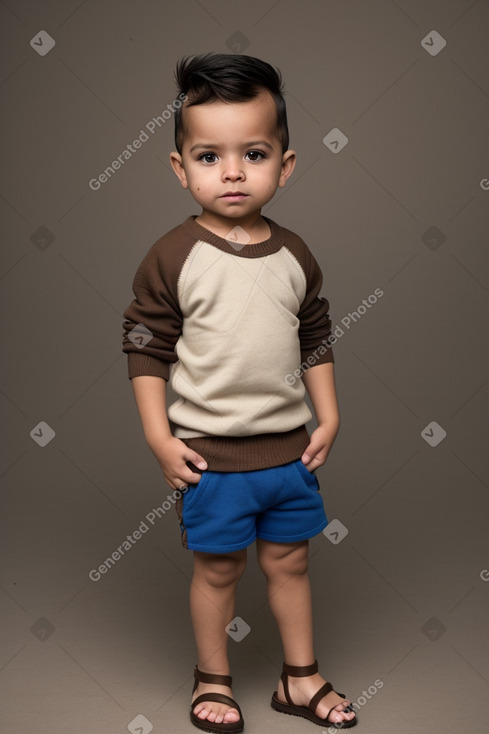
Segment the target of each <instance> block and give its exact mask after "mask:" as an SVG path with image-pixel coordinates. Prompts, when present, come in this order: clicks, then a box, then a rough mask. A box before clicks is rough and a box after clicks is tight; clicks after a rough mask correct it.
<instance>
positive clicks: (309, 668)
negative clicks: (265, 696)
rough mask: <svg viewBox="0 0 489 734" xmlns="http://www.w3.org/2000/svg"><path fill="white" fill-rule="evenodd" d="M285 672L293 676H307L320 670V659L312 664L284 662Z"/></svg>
mask: <svg viewBox="0 0 489 734" xmlns="http://www.w3.org/2000/svg"><path fill="white" fill-rule="evenodd" d="M283 672H284V673H285V675H291V676H292V677H293V678H305V677H306V676H308V675H314V673H317V672H318V661H317V660H315V661H314V662H313V663H312V665H287V663H284V667H283Z"/></svg>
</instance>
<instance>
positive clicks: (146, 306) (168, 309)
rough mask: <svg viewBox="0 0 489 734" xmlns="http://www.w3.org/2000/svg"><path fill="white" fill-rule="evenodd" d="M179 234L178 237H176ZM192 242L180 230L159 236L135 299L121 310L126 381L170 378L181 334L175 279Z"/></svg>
mask: <svg viewBox="0 0 489 734" xmlns="http://www.w3.org/2000/svg"><path fill="white" fill-rule="evenodd" d="M179 235H180V236H179ZM192 244H193V242H191V241H189V239H188V237H185V235H184V234H183V235H182V234H181V230H180V228H176V229H175V230H172V232H170V233H168V234H167V235H164V236H163V237H161V238H160V239H159V240H158V241H157V242H155V244H154V245H153V246H152V247H151V249H150V250H149V252H148V253H147V255H146V256H145V257H144V259H143V261H142V262H141V264H140V266H139V268H138V269H137V272H136V275H135V276H134V280H133V286H132V287H133V291H134V295H135V298H134V300H133V301H132V302H131V304H130V305H129V307H128V308H127V309H126V310H125V311H124V318H125V321H124V324H123V326H124V334H123V342H122V351H123V352H125V353H126V354H127V355H128V376H129V379H132V378H133V377H136V376H138V375H154V376H156V377H162V378H163V379H164V380H167V381H168V379H169V377H170V365H171V364H172V363H174V362H176V361H177V360H178V357H177V354H176V352H175V344H176V342H177V340H178V338H179V336H180V334H181V333H182V321H183V317H182V312H181V310H180V306H179V303H178V293H177V280H178V275H179V273H180V270H181V267H182V264H183V262H184V260H185V257H186V255H187V254H188V251H189V248H190V247H191V246H192Z"/></svg>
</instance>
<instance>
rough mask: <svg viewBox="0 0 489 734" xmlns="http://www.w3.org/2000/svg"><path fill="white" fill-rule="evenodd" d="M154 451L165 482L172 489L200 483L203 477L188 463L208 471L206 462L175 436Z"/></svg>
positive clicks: (160, 443) (167, 439)
mask: <svg viewBox="0 0 489 734" xmlns="http://www.w3.org/2000/svg"><path fill="white" fill-rule="evenodd" d="M152 450H153V453H154V454H155V456H156V458H157V460H158V463H159V465H160V466H161V469H162V471H163V476H164V477H165V481H166V482H167V483H168V484H169V485H170V487H171V488H172V489H182V488H183V487H185V488H186V487H187V486H188V485H189V484H195V483H197V482H200V477H201V476H202V475H201V474H199V473H198V472H195V471H192V469H191V468H190V467H189V466H188V465H187V462H191V463H192V464H194V466H196V467H197V468H198V469H202V470H203V471H204V470H205V469H207V462H206V460H205V459H204V458H203V457H202V456H200V454H198V453H197V452H196V451H192V449H189V448H188V446H187V445H186V444H184V442H183V441H181V440H180V439H179V438H176V437H175V436H170V437H169V438H165V439H164V440H162V441H159V443H158V446H157V447H153V449H152Z"/></svg>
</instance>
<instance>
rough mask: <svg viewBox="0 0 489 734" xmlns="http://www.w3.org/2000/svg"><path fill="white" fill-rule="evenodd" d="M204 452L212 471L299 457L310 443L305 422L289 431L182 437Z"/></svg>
mask: <svg viewBox="0 0 489 734" xmlns="http://www.w3.org/2000/svg"><path fill="white" fill-rule="evenodd" d="M180 440H181V441H183V442H184V443H185V445H186V446H188V447H189V448H190V449H193V451H196V452H197V453H198V454H200V455H201V456H203V458H204V459H205V460H206V462H207V468H208V470H209V471H225V472H232V471H239V472H241V471H256V470H257V469H267V468H268V467H272V466H280V465H281V464H288V463H289V462H291V461H296V459H299V458H300V457H301V456H302V454H303V453H304V451H305V450H306V448H307V446H308V445H309V440H310V439H309V434H308V432H307V429H306V427H305V426H299V427H298V428H294V429H293V430H292V431H287V432H285V433H261V434H258V435H256V436H239V437H238V436H237V437H229V436H210V437H207V436H205V437H199V438H182V439H180Z"/></svg>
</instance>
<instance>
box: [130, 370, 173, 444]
mask: <svg viewBox="0 0 489 734" xmlns="http://www.w3.org/2000/svg"><path fill="white" fill-rule="evenodd" d="M131 383H132V387H133V391H134V397H135V399H136V405H137V408H138V411H139V416H140V418H141V423H142V425H143V431H144V436H145V438H146V441H147V443H148V445H149V446H150V448H153V447H154V446H156V445H158V443H159V442H160V441H161V440H162V439H165V438H170V437H171V435H172V434H171V430H170V424H169V422H168V416H167V412H166V380H164V379H163V378H162V377H153V376H152V375H140V376H138V377H133V378H132V380H131Z"/></svg>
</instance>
